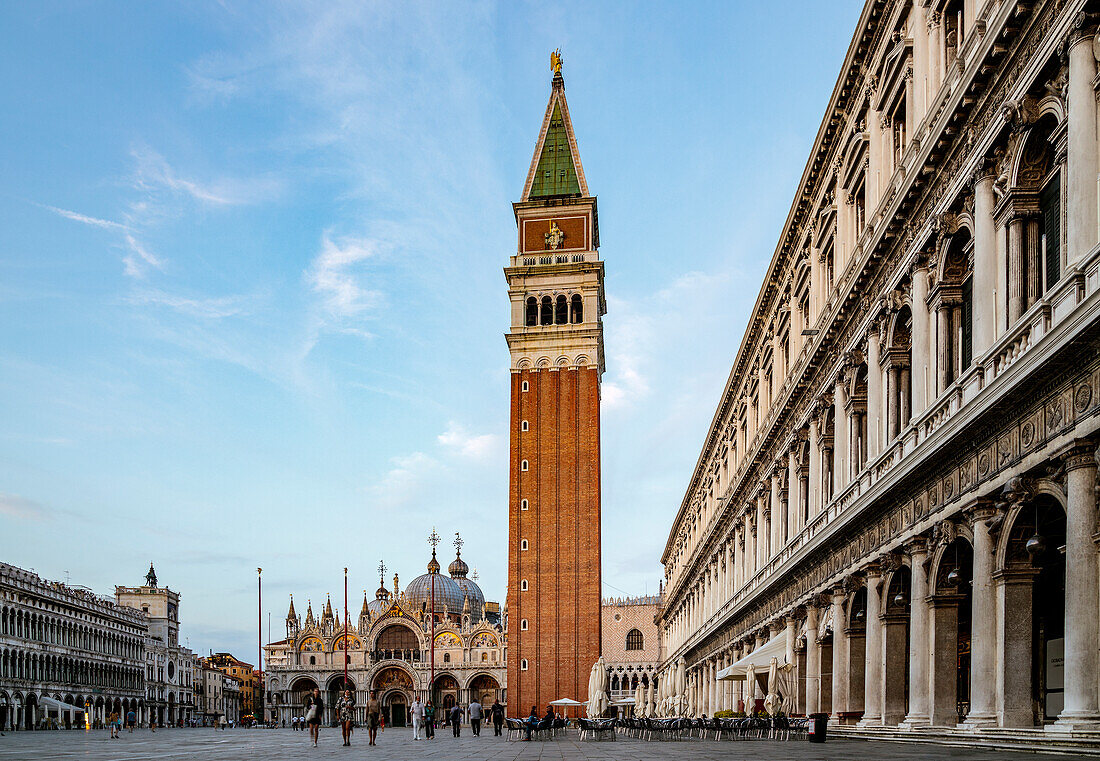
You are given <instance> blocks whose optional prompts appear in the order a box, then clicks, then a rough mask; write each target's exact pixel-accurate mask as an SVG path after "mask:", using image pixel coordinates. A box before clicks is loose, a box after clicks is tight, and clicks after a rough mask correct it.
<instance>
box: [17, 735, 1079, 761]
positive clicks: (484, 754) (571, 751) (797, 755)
mask: <svg viewBox="0 0 1100 761" xmlns="http://www.w3.org/2000/svg"><path fill="white" fill-rule="evenodd" d="M421 758H423V759H448V761H449V760H450V759H455V760H461V759H544V761H556V760H558V759H560V760H561V761H566V760H567V759H568V761H581V760H583V761H602V760H603V759H608V760H611V761H636V760H637V759H676V761H719V760H721V761H741V759H745V760H746V761H748V760H752V761H756V760H757V759H763V760H764V761H768V760H770V759H776V760H777V761H778V760H780V759H797V760H798V761H847V760H848V759H860V760H861V761H863V760H866V759H883V760H884V761H894V760H895V759H896V760H897V761H908V760H909V759H913V760H914V761H916V760H918V759H919V760H923V759H935V760H936V761H947V760H949V759H964V760H965V761H994V760H996V761H1005V760H1006V759H1008V761H1014V759H1018V760H1019V761H1032V760H1034V761H1053V760H1054V759H1062V760H1063V761H1064V759H1065V758H1066V756H1063V755H1055V754H1033V753H1020V752H1012V751H994V750H979V749H966V748H955V747H943V746H936V745H926V744H921V745H915V744H911V743H892V742H879V741H869V740H850V739H849V740H830V741H829V742H827V743H826V744H824V745H815V744H811V743H808V742H806V741H804V740H800V741H795V740H791V741H789V742H780V741H773V740H735V741H728V740H726V741H720V742H717V741H712V740H707V741H704V740H688V741H682V742H644V741H642V740H637V739H628V738H619V739H618V740H616V741H614V742H612V741H608V740H603V741H599V742H581V741H580V739H579V737H578V735H577V733H576V732H575V731H570V732H569V734H568V735H566V736H565V737H557V738H555V739H553V740H550V741H532V742H509V741H507V739H506V737H494V736H493V734H492V730H490V731H489V733H488V734H485V733H484V732H483V733H482V736H481V737H474V736H473V735H471V734H470V732H469V730H468V728H466V729H464V730H463V733H462V737H461V738H458V739H456V738H454V737H452V736H451V734H450V732H449V731H448V732H447V733H445V734H444V733H443V732H438V733H437V734H436V738H435V739H434V740H432V741H420V742H413V741H412V733H411V731H410V730H407V729H388V730H386V731H385V732H382V733H380V735H379V740H378V745H377V746H375V747H373V748H372V747H369V746H368V745H367V734H366V732H365V731H363V732H360V731H356V733H355V735H354V737H353V738H352V746H351V747H350V748H345V747H343V746H342V745H341V741H340V730H339V729H323V730H322V732H321V741H320V744H319V746H318V747H317V748H313V747H311V746H310V744H309V735H308V734H307V733H305V732H294V731H292V730H289V729H274V730H259V729H256V730H246V729H234V730H224V731H216V730H213V729H170V730H165V729H162V730H159V731H157V732H156V733H152V732H150V731H149V730H148V729H145V730H134V733H133V734H127V733H123V735H122V738H121V739H118V740H112V739H110V737H109V736H108V733H107V732H106V731H104V730H99V731H94V732H89V733H85V732H80V731H58V732H9V733H7V734H6V736H3V737H0V761H7V760H8V759H12V760H14V759H18V760H19V761H52V760H53V759H81V760H83V761H176V760H177V759H178V760H179V761H214V760H215V759H217V761H253V759H256V760H257V761H258V760H259V759H264V760H265V761H284V759H285V760H287V761H290V760H291V759H293V761H304V760H309V759H354V760H355V761H360V759H377V760H378V761H396V760H397V759H402V760H403V759H421Z"/></svg>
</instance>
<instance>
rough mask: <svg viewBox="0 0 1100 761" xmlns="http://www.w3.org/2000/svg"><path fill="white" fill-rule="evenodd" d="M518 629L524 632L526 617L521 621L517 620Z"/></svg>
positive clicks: (525, 629)
mask: <svg viewBox="0 0 1100 761" xmlns="http://www.w3.org/2000/svg"><path fill="white" fill-rule="evenodd" d="M519 630H520V631H521V632H525V631H527V619H526V618H524V619H523V620H521V621H520V622H519Z"/></svg>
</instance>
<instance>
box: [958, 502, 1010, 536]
mask: <svg viewBox="0 0 1100 761" xmlns="http://www.w3.org/2000/svg"><path fill="white" fill-rule="evenodd" d="M963 514H964V515H965V516H966V517H967V518H968V519H969V520H970V523H971V525H977V524H979V523H985V524H987V526H988V527H989V528H990V529H993V528H996V527H997V526H999V525H1000V523H1001V521H1003V520H1004V515H1005V506H1004V503H998V502H996V501H995V500H994V499H993V498H992V497H979V498H978V499H976V500H974V502H973V503H971V504H970V505H968V506H967V507H966V508H964V509H963Z"/></svg>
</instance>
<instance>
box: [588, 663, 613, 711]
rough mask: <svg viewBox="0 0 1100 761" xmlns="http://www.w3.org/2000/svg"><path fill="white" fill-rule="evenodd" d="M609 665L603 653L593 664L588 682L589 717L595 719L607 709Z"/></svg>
mask: <svg viewBox="0 0 1100 761" xmlns="http://www.w3.org/2000/svg"><path fill="white" fill-rule="evenodd" d="M608 705H609V701H608V699H607V665H606V664H605V663H604V659H603V656H602V655H601V656H600V657H599V659H598V660H597V661H596V663H595V664H594V665H593V666H592V675H591V677H589V682H588V718H590V719H595V718H598V717H600V716H603V714H604V712H605V711H607V706H608Z"/></svg>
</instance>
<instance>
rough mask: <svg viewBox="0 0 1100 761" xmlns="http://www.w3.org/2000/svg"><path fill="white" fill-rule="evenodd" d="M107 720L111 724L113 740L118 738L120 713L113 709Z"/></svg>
mask: <svg viewBox="0 0 1100 761" xmlns="http://www.w3.org/2000/svg"><path fill="white" fill-rule="evenodd" d="M107 721H108V722H109V723H110V725H111V739H112V740H117V739H118V714H117V713H115V712H113V711H112V712H111V716H110V717H109V718H108V719H107Z"/></svg>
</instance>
